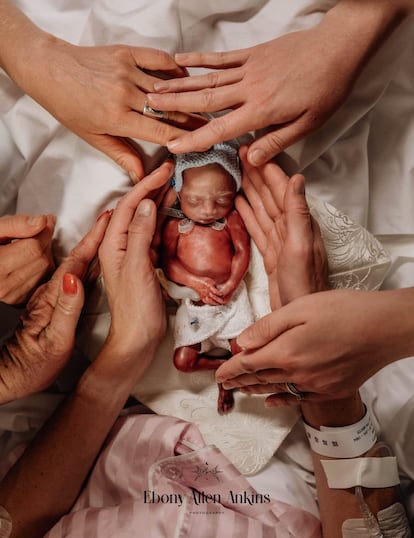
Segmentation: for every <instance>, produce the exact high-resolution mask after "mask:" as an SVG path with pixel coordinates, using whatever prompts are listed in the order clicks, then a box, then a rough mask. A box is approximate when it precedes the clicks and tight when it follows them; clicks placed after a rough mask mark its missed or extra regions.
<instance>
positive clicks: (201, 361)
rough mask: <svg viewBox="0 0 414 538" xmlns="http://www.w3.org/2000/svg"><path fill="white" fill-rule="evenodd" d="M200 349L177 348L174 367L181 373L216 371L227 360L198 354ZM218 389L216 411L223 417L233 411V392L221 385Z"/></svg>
mask: <svg viewBox="0 0 414 538" xmlns="http://www.w3.org/2000/svg"><path fill="white" fill-rule="evenodd" d="M200 349H201V344H194V345H193V346H183V347H179V348H177V349H176V350H175V353H174V358H173V360H174V366H175V367H176V368H177V369H178V370H180V371H181V372H195V371H201V370H217V368H218V367H219V366H220V365H221V364H223V362H225V361H226V360H227V359H228V357H227V358H225V359H223V358H220V357H211V356H209V355H206V354H204V353H201V354H200ZM232 349H233V347H232ZM218 389H219V394H218V400H217V411H218V413H219V414H220V415H224V414H226V413H228V412H229V411H231V410H232V409H233V406H234V398H233V391H232V390H228V389H225V388H223V386H222V384H221V383H219V384H218Z"/></svg>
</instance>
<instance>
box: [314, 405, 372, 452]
mask: <svg viewBox="0 0 414 538" xmlns="http://www.w3.org/2000/svg"><path fill="white" fill-rule="evenodd" d="M304 425H305V431H306V435H307V437H308V440H309V444H310V447H311V449H312V450H313V452H316V453H317V454H320V455H321V456H328V457H330V458H356V457H357V456H361V455H362V454H365V452H367V451H368V450H369V449H370V448H371V447H373V446H374V445H375V443H376V441H377V434H376V432H375V429H374V426H373V424H372V422H371V417H370V415H369V413H368V410H367V411H366V413H365V415H364V417H363V418H362V419H361V420H360V421H359V422H356V423H355V424H351V425H349V426H344V427H341V428H330V427H328V426H321V429H320V430H317V429H315V428H312V426H309V424H306V422H304Z"/></svg>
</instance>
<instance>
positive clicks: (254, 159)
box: [247, 149, 266, 166]
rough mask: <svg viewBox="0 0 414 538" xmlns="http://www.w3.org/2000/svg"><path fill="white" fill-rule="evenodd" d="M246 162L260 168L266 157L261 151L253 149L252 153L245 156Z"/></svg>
mask: <svg viewBox="0 0 414 538" xmlns="http://www.w3.org/2000/svg"><path fill="white" fill-rule="evenodd" d="M247 160H248V161H249V163H250V164H252V165H253V166H260V165H261V164H263V163H265V162H266V156H265V153H264V151H263V150H261V149H254V150H253V151H252V152H249V153H248V154H247Z"/></svg>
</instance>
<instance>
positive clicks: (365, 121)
mask: <svg viewBox="0 0 414 538" xmlns="http://www.w3.org/2000/svg"><path fill="white" fill-rule="evenodd" d="M16 4H18V5H19V6H21V7H22V8H23V9H24V11H25V12H26V13H28V14H29V16H31V17H32V18H33V19H34V20H35V22H37V23H38V24H39V25H40V26H42V27H43V28H45V29H46V30H48V31H50V32H52V33H54V34H56V35H58V36H61V37H63V38H65V39H67V40H70V41H72V42H73V43H79V44H84V45H93V44H99V45H101V44H110V43H116V42H124V43H129V44H134V45H144V46H152V47H157V48H162V49H165V50H167V51H170V52H175V51H183V50H193V49H198V50H222V49H232V48H239V47H245V46H249V45H253V44H256V43H258V42H262V41H264V40H267V39H271V38H273V37H276V36H277V35H281V34H283V33H285V32H287V31H292V30H297V29H301V28H307V27H310V26H312V25H313V24H315V23H316V22H317V21H318V20H320V18H321V17H322V16H323V14H324V12H325V11H326V10H327V9H329V7H331V6H332V5H334V4H335V1H334V0H290V1H289V2H279V1H277V0H243V1H240V0H227V1H226V2H223V1H222V0H208V1H205V2H195V1H194V0H180V1H178V0H122V1H121V2H113V1H112V0H36V2H33V1H32V0H20V1H16ZM413 26H414V24H413V21H412V20H410V21H407V22H406V23H405V25H404V26H403V27H401V28H400V29H399V30H398V31H397V32H396V33H395V34H394V35H393V36H392V37H391V38H390V40H389V41H388V43H387V44H386V45H385V46H384V47H383V48H382V49H381V51H380V52H379V53H377V54H376V55H375V57H374V58H373V59H372V61H371V64H370V66H369V68H368V69H367V70H366V72H365V73H364V75H363V76H362V77H361V79H360V80H359V82H358V84H357V85H356V88H355V90H354V92H353V94H352V96H351V97H350V99H349V100H348V101H347V103H346V104H345V105H344V106H343V107H342V108H341V109H340V110H339V111H338V112H337V113H336V114H335V115H334V116H333V117H332V118H331V120H330V121H329V122H328V123H327V124H326V125H325V127H324V128H323V129H322V130H320V131H319V132H318V133H316V134H313V135H311V136H309V137H308V138H307V140H306V141H304V142H301V143H299V144H296V145H295V146H294V147H292V148H290V149H289V151H287V152H286V154H285V155H283V156H281V158H280V161H281V163H282V165H283V166H284V168H285V169H286V171H287V172H293V171H297V170H302V171H303V172H304V173H305V175H306V177H307V180H308V188H307V192H308V193H311V194H312V195H314V196H316V197H317V199H318V200H319V201H326V202H330V203H331V204H332V205H333V206H335V207H337V208H339V209H340V210H342V211H343V212H344V213H345V214H346V215H349V216H350V217H352V219H353V220H354V221H355V223H357V224H361V225H363V226H365V227H367V228H368V229H369V230H370V231H371V232H372V233H374V234H381V236H382V238H383V239H384V241H386V243H387V247H388V248H389V249H390V251H391V253H392V258H393V265H392V268H391V272H390V274H389V276H388V278H387V280H386V283H385V285H386V286H387V287H398V286H411V285H414V271H413V269H414V267H413V263H414V211H413V210H412V203H413V200H414V181H413V170H414V152H413V151H412V149H411V148H412V147H413V144H414V119H413V118H414V114H413V111H414V100H413V99H412V95H413V89H414V73H413V66H412V58H413V51H414V40H413V39H412V35H413ZM0 114H2V116H1V117H0V147H1V152H0V177H1V182H2V183H1V186H2V188H1V190H0V212H2V213H4V212H5V211H10V210H11V209H13V208H14V205H15V203H16V202H17V205H16V207H17V210H18V211H21V212H33V213H37V212H51V213H55V214H56V215H57V216H58V223H57V232H56V246H57V252H58V254H59V255H63V254H65V253H66V252H67V251H68V250H69V249H70V248H71V247H72V246H73V244H74V243H75V242H76V241H77V240H78V239H79V238H80V237H81V236H82V235H83V234H84V232H85V231H86V230H87V229H88V228H89V227H90V225H91V224H92V222H93V221H94V220H95V218H96V216H97V215H98V214H99V213H100V212H101V211H102V210H103V209H105V208H107V207H111V206H113V203H114V201H115V199H117V198H119V196H121V195H122V194H123V193H124V192H126V191H127V190H128V188H129V186H130V185H129V179H128V177H127V176H126V174H125V173H124V172H123V171H122V170H120V169H119V168H118V167H117V166H116V165H115V164H113V163H112V162H110V161H109V160H108V159H107V158H106V157H105V156H103V155H101V154H100V153H98V152H97V151H96V150H94V149H92V148H90V147H89V146H87V145H86V144H85V143H83V142H82V141H81V140H79V139H77V138H76V137H75V136H74V135H72V134H71V133H69V132H67V131H66V130H65V129H64V128H62V127H61V126H59V125H58V124H57V123H56V121H55V120H54V119H53V118H51V117H50V116H49V115H48V113H46V112H45V111H44V110H42V109H41V108H40V107H39V106H38V105H37V104H36V103H34V102H33V101H32V100H31V99H30V98H29V97H27V96H23V95H22V94H21V92H20V91H19V90H18V89H17V88H16V87H15V86H14V85H13V84H12V83H11V82H10V80H9V79H8V78H7V77H6V76H5V75H2V74H1V72H0ZM142 148H143V151H144V154H146V157H147V167H148V168H151V167H152V166H153V165H154V163H155V162H156V161H158V160H159V159H160V154H159V152H158V151H157V148H155V147H154V146H152V145H151V144H142ZM16 196H17V200H16ZM399 372H401V374H402V375H401V376H400V375H399ZM397 374H398V375H397ZM413 374H414V364H413V360H411V359H407V360H405V361H402V362H401V363H399V364H398V365H394V366H391V367H388V368H386V369H384V370H383V371H382V372H380V373H379V374H377V376H375V378H374V379H373V380H372V381H370V382H369V383H367V385H366V387H365V388H364V391H365V397H366V400H367V401H368V403H369V404H370V405H371V407H372V410H373V413H374V416H375V417H376V420H377V422H378V427H379V428H380V429H382V431H383V433H384V435H385V437H386V438H387V440H388V441H389V442H390V443H391V444H392V445H393V446H394V448H395V449H396V450H397V452H398V454H399V455H400V453H403V454H404V455H403V456H402V457H401V458H400V463H401V467H402V471H403V472H404V473H405V474H406V475H407V476H409V477H410V478H411V479H412V478H413V477H414V461H413V460H414V458H413V457H412V456H410V453H412V449H411V446H410V445H409V443H408V440H409V438H408V435H407V432H409V431H410V430H411V431H412V427H411V426H410V424H411V422H412V420H413V419H412V416H413V413H412V406H413V403H412V383H409V382H408V380H410V379H411V378H412V376H413ZM403 381H404V382H403ZM379 394H386V398H382V397H379V396H377V395H379ZM400 417H403V420H395V418H400ZM288 422H289V421H288ZM291 422H294V420H293V419H291ZM396 424H398V427H399V430H398V431H395V425H396ZM289 427H290V426H289ZM283 436H284V434H283ZM283 436H282V437H283ZM250 450H251V449H250ZM289 457H293V459H295V460H297V461H299V460H300V463H301V464H302V463H303V462H304V460H305V459H306V456H304V455H303V454H302V453H301V455H297V453H296V452H295V454H294V455H293V456H292V451H290V452H289Z"/></svg>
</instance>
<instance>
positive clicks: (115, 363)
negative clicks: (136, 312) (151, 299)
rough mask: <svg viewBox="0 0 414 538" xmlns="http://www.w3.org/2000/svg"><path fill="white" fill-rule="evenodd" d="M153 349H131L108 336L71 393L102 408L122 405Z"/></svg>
mask: <svg viewBox="0 0 414 538" xmlns="http://www.w3.org/2000/svg"><path fill="white" fill-rule="evenodd" d="M155 349H156V347H155V346H154V345H153V346H147V347H145V348H144V347H140V349H139V350H138V349H135V350H133V349H131V347H130V346H125V345H123V344H121V343H119V341H118V340H117V339H115V338H114V339H113V338H111V335H109V336H108V338H107V339H106V341H105V344H104V346H103V348H102V349H101V351H100V352H99V354H98V355H97V357H96V358H95V360H94V361H93V363H92V364H91V365H90V366H89V368H88V369H87V370H86V372H85V373H84V374H83V375H82V377H81V379H80V380H79V382H78V384H77V387H76V389H75V392H76V394H77V395H78V396H80V397H81V398H82V399H83V400H87V401H88V402H90V403H92V404H95V405H98V406H104V407H105V408H108V407H113V406H116V405H121V406H122V405H123V403H124V402H125V401H126V400H127V398H128V396H129V395H130V393H131V391H132V389H133V388H134V387H135V385H136V383H137V382H138V381H139V379H140V378H141V377H142V376H143V374H144V373H145V371H146V369H147V367H148V365H149V364H150V362H151V360H152V359H153V357H154V355H155Z"/></svg>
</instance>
